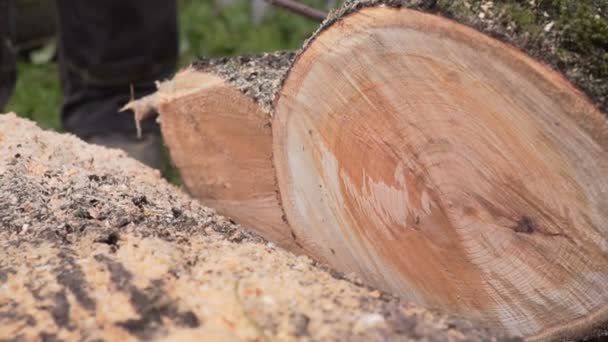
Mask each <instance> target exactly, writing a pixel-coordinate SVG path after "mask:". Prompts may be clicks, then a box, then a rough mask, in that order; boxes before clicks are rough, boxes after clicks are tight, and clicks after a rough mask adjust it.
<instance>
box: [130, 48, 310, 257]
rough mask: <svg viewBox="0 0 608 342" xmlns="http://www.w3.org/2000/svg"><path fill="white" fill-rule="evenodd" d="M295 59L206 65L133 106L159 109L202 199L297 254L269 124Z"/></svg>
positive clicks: (178, 160) (177, 158)
mask: <svg viewBox="0 0 608 342" xmlns="http://www.w3.org/2000/svg"><path fill="white" fill-rule="evenodd" d="M292 58H293V55H292V54H290V53H274V54H265V55H261V56H255V57H235V58H232V59H228V58H223V59H217V60H200V61H198V62H196V63H194V64H193V65H192V66H191V67H189V68H187V69H185V70H183V71H181V72H179V73H178V74H177V75H176V76H175V78H174V79H173V80H171V81H167V82H164V83H161V84H159V91H158V92H157V93H156V94H155V95H153V96H152V97H148V98H147V99H144V100H142V101H140V102H136V103H135V104H132V107H133V106H135V107H139V110H136V112H139V114H140V116H141V114H142V113H145V112H146V111H147V110H148V109H149V108H150V107H156V109H157V110H158V111H159V113H160V114H161V119H160V122H161V127H162V133H163V137H164V139H165V142H166V144H167V145H168V146H169V150H170V154H171V159H172V160H173V162H174V163H175V165H176V166H177V168H178V169H179V171H180V173H181V177H182V180H183V182H184V184H185V185H186V187H187V188H188V190H189V191H190V192H191V193H192V194H193V195H194V196H195V197H196V198H198V199H200V200H201V201H202V202H203V203H204V204H205V205H208V206H210V207H212V208H215V209H216V210H218V211H219V212H220V213H222V214H225V215H228V216H230V217H232V218H234V219H236V220H238V221H239V222H240V223H242V224H244V225H247V226H249V227H253V228H255V229H256V230H257V231H258V232H259V233H260V234H261V235H262V236H264V237H265V238H267V239H269V240H271V241H273V242H275V243H277V244H279V245H281V246H282V247H285V248H288V249H290V250H293V251H298V250H299V249H300V247H298V246H297V243H296V242H295V240H294V239H293V237H292V236H291V234H290V230H289V228H288V226H287V224H286V223H285V221H284V219H283V212H282V209H281V206H280V201H279V199H278V197H277V196H278V195H277V192H278V189H277V186H276V173H275V171H274V168H273V165H272V135H271V127H270V120H271V114H270V113H271V103H272V100H273V94H274V93H276V91H277V89H278V88H279V87H280V82H281V79H282V78H283V75H284V74H285V72H286V70H287V68H288V66H289V65H290V64H291V60H292ZM136 109H137V108H136Z"/></svg>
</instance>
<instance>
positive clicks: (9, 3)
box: [0, 0, 17, 113]
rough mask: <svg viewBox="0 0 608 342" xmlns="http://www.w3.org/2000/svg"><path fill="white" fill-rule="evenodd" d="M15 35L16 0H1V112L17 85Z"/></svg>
mask: <svg viewBox="0 0 608 342" xmlns="http://www.w3.org/2000/svg"><path fill="white" fill-rule="evenodd" d="M14 36H15V3H14V0H0V113H2V112H3V111H4V107H5V106H6V103H7V102H8V99H9V97H10V95H11V93H12V92H13V88H14V87H15V79H16V75H17V72H16V70H17V69H16V66H15V51H14V49H13V44H12V39H13V38H14Z"/></svg>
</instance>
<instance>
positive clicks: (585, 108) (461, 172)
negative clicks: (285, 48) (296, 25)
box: [273, 7, 608, 338]
mask: <svg viewBox="0 0 608 342" xmlns="http://www.w3.org/2000/svg"><path fill="white" fill-rule="evenodd" d="M606 132H608V129H607V124H606V120H605V119H604V117H603V116H602V115H601V113H599V112H598V111H597V110H596V109H595V108H594V107H593V106H592V105H591V104H590V103H589V102H588V101H587V99H586V98H585V97H584V96H583V95H582V94H581V93H580V92H578V91H577V90H576V89H574V88H573V87H572V86H570V84H569V83H568V82H566V81H565V80H564V79H563V78H562V77H561V76H560V75H559V74H558V73H556V72H553V71H552V70H550V69H549V68H547V67H545V66H543V65H540V64H539V63H537V62H535V61H533V60H532V59H530V58H528V57H526V56H525V55H524V54H523V53H521V52H520V51H518V50H516V49H514V48H512V47H510V46H507V45H505V44H503V43H500V42H498V41H496V40H493V39H491V38H489V37H487V36H485V35H482V34H480V33H478V32H476V31H474V30H472V29H469V28H467V27H464V26H462V25H458V24H456V23H454V22H451V21H449V20H447V19H443V18H440V17H436V16H431V15H428V14H422V13H419V12H414V11H410V10H406V9H395V8H388V7H377V8H366V9H362V10H360V11H359V12H357V13H355V14H352V15H350V16H348V17H346V18H343V19H341V20H340V21H338V22H337V23H335V24H334V25H332V26H331V27H329V28H327V29H326V30H325V31H323V32H322V33H320V34H319V35H318V36H317V37H316V38H315V40H314V41H312V43H311V44H310V45H309V46H308V48H307V49H306V50H305V51H304V52H303V53H302V54H301V55H300V56H299V58H298V59H297V61H296V63H295V65H294V67H293V69H292V70H291V71H290V74H289V75H288V77H287V80H286V81H285V84H284V88H283V89H282V91H281V95H280V98H279V100H278V103H277V107H276V112H275V121H274V122H273V133H274V136H275V141H274V158H275V166H276V168H277V172H278V178H279V184H280V192H281V197H282V200H283V205H284V210H285V212H286V216H287V218H288V221H289V223H290V225H291V228H292V229H293V230H294V232H295V234H296V236H297V239H298V241H299V242H300V243H301V244H303V246H304V248H305V249H306V250H307V251H308V253H310V254H311V255H313V256H316V257H318V258H320V259H325V260H328V261H329V262H330V264H331V265H332V266H334V267H336V268H337V269H338V270H341V271H344V272H350V271H353V272H357V273H359V274H362V275H363V276H364V278H365V280H366V281H367V282H368V283H371V284H374V285H376V286H379V287H381V288H383V289H385V290H389V291H392V292H394V293H397V294H399V295H401V296H403V297H404V298H406V299H408V300H412V301H414V302H417V303H420V304H424V305H428V306H432V307H437V308H441V309H443V310H446V311H449V312H452V313H455V314H459V315H462V316H464V317H468V318H472V319H480V320H483V321H485V322H487V323H489V324H491V325H493V326H495V327H499V328H501V329H504V330H505V331H508V332H511V333H514V334H522V335H525V336H536V337H539V338H555V337H558V336H576V335H577V334H578V333H580V332H582V331H585V330H587V331H588V330H589V329H590V328H593V327H598V326H599V324H600V323H601V322H606V318H607V317H608V314H607V312H606V307H607V305H606V304H607V303H608V286H606V284H608V225H607V224H606V222H608V210H607V208H608V177H607V175H608V153H607V149H608V144H607V141H608V139H607V134H606Z"/></svg>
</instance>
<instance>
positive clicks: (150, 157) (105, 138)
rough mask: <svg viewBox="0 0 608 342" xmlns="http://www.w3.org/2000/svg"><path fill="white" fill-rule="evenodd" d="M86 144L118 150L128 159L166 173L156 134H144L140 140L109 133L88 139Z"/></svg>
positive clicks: (160, 143)
mask: <svg viewBox="0 0 608 342" xmlns="http://www.w3.org/2000/svg"><path fill="white" fill-rule="evenodd" d="M87 142H89V143H91V144H95V145H101V146H105V147H109V148H118V149H121V150H123V151H125V152H126V153H127V154H128V155H129V156H130V157H132V158H134V159H137V160H139V161H140V162H142V163H144V164H146V165H148V166H150V167H152V168H154V169H157V170H160V171H161V172H162V173H163V174H164V173H166V171H167V163H166V162H165V159H164V157H163V155H162V153H161V147H162V139H161V138H160V136H159V135H157V134H151V133H148V134H144V135H142V137H141V139H138V138H137V137H136V136H135V135H131V136H129V135H125V134H119V133H110V134H107V135H97V136H92V137H90V138H89V139H88V140H87Z"/></svg>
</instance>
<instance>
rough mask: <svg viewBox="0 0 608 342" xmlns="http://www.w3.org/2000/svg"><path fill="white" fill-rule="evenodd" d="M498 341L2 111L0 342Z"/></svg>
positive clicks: (115, 156) (116, 157) (132, 165)
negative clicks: (290, 249) (281, 245)
mask: <svg viewBox="0 0 608 342" xmlns="http://www.w3.org/2000/svg"><path fill="white" fill-rule="evenodd" d="M6 338H8V339H9V340H10V339H14V340H35V339H38V340H49V341H50V340H54V339H60V340H107V341H112V340H119V339H120V340H131V339H150V338H164V339H168V340H184V339H199V340H202V339H206V340H220V339H222V340H235V339H240V340H281V341H282V340H294V339H303V340H336V339H340V340H365V341H368V340H385V339H391V340H409V339H416V340H418V339H425V340H433V341H458V340H465V339H466V340H490V339H494V338H492V337H491V334H490V333H489V332H488V331H487V330H485V329H482V328H479V327H477V326H476V325H475V324H472V323H468V322H463V321H460V320H457V319H449V318H445V317H443V316H441V315H438V314H434V313H431V312H429V311H426V310H424V309H421V308H417V307H414V306H410V305H406V304H405V303H401V302H400V301H399V300H398V299H396V298H393V297H391V296H388V295H386V294H382V293H380V292H378V291H374V290H372V289H368V288H365V287H362V286H360V285H357V284H356V282H352V281H348V280H346V279H344V278H340V277H339V276H337V275H336V274H334V273H332V272H328V271H326V270H324V269H322V268H320V267H318V266H316V265H315V264H314V263H313V262H312V261H311V260H310V259H308V258H306V257H297V256H295V255H292V254H290V253H287V252H285V251H283V250H280V249H278V248H277V247H275V246H273V245H272V244H270V243H267V242H265V241H264V240H262V239H261V238H259V237H256V236H255V235H253V234H251V233H248V232H246V231H245V230H243V229H242V228H240V227H239V226H237V225H236V224H234V223H232V222H231V221H230V220H229V219H227V218H224V217H221V216H218V215H216V214H215V213H214V212H213V211H212V210H210V209H208V208H205V207H202V206H201V205H200V204H198V203H197V202H196V201H194V200H192V199H191V198H189V197H188V196H187V195H185V194H184V193H182V192H181V191H180V190H179V189H177V188H175V187H174V186H172V185H170V184H168V183H167V182H165V181H164V180H163V179H161V178H160V177H159V175H158V174H157V173H155V172H154V171H153V170H151V169H148V168H146V167H144V166H143V165H141V164H139V163H137V162H136V161H134V160H131V159H129V158H127V157H126V156H125V155H124V154H123V153H122V152H119V151H116V150H108V149H105V148H101V147H96V146H91V145H87V144H85V143H84V142H82V141H80V140H78V139H76V138H74V137H72V136H68V135H59V134H56V133H52V132H44V131H42V130H40V129H38V128H37V127H36V126H35V124H34V123H32V122H29V121H26V120H23V119H18V118H17V117H16V116H14V115H12V114H8V115H0V340H3V339H6Z"/></svg>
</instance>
